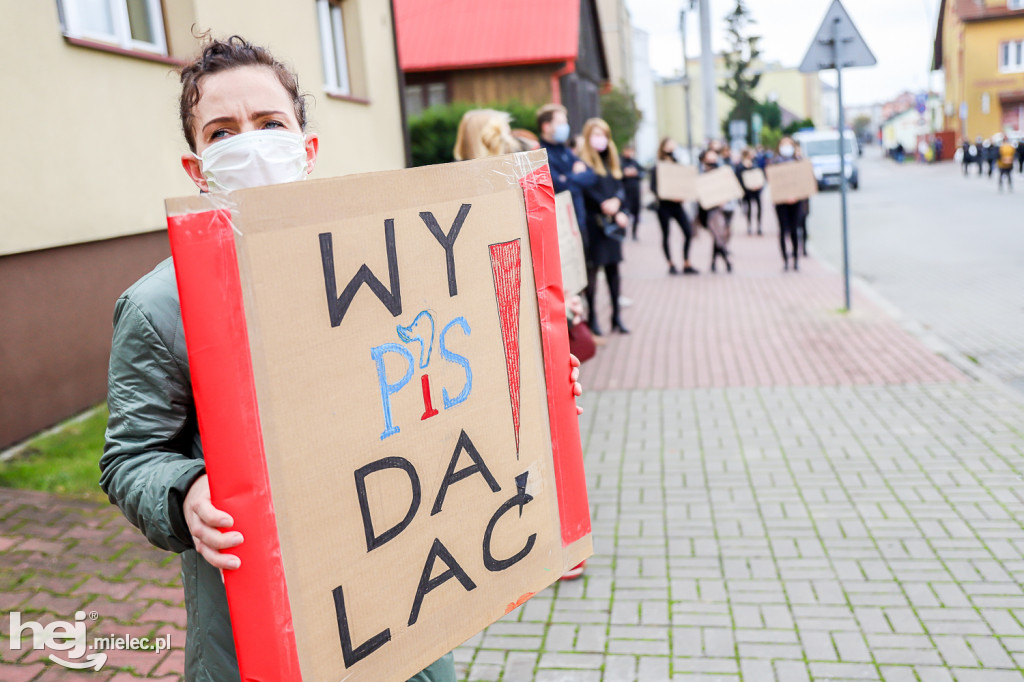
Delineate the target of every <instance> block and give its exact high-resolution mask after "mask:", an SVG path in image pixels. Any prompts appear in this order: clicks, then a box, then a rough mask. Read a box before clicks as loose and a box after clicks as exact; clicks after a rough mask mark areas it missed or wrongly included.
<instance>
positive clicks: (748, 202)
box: [743, 190, 764, 234]
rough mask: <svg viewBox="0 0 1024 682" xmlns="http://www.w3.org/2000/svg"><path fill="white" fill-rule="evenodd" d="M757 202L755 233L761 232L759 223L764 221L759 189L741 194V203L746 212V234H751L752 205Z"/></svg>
mask: <svg viewBox="0 0 1024 682" xmlns="http://www.w3.org/2000/svg"><path fill="white" fill-rule="evenodd" d="M754 204H757V233H758V234H761V225H762V223H764V209H763V208H761V190H757V191H756V192H747V193H746V194H744V195H743V205H744V209H745V210H746V212H747V234H753V230H754V228H753V225H754V224H753V221H752V216H753V211H752V209H753V206H754Z"/></svg>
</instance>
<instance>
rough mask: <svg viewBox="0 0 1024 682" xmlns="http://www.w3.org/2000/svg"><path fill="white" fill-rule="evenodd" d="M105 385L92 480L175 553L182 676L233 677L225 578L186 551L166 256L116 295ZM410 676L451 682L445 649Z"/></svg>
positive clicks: (182, 358)
mask: <svg viewBox="0 0 1024 682" xmlns="http://www.w3.org/2000/svg"><path fill="white" fill-rule="evenodd" d="M107 391H108V392H107V406H108V408H109V409H110V421H109V422H108V423H107V434H106V445H105V447H104V449H103V457H102V458H101V459H100V471H101V472H102V473H101V475H100V487H102V488H103V491H104V492H105V493H107V495H108V497H109V498H110V501H111V502H112V503H114V504H116V505H117V506H118V507H119V508H120V509H121V511H122V512H123V513H124V515H125V516H126V517H127V518H128V520H129V521H130V522H131V523H132V524H134V525H135V526H137V527H138V528H139V530H141V531H142V532H143V534H145V536H146V538H147V539H148V540H149V541H150V542H151V543H153V544H154V545H156V546H157V547H160V548H161V549H165V550H168V551H170V552H177V553H179V554H181V579H182V583H183V585H184V588H185V610H186V614H187V617H188V629H187V637H186V643H185V671H184V672H185V679H186V680H189V682H193V681H194V682H231V681H232V680H238V679H239V673H238V662H237V660H236V658H235V644H234V639H233V637H232V634H231V620H230V616H229V614H228V604H227V598H226V596H225V593H224V584H223V582H222V581H221V579H220V574H219V572H218V571H217V569H215V568H213V567H212V566H210V564H208V563H207V562H206V560H205V559H203V557H202V556H200V555H199V553H198V552H196V551H195V548H194V546H193V544H192V537H191V535H190V533H189V530H188V526H187V524H186V523H185V516H184V513H183V511H182V502H183V501H184V499H185V494H186V493H187V492H188V489H189V486H191V485H192V483H193V482H194V481H195V480H196V479H197V478H199V477H200V476H201V475H203V474H204V473H205V471H206V467H205V465H204V464H203V444H202V442H201V441H200V440H199V429H198V425H197V422H196V413H195V403H194V401H193V399H192V381H191V375H190V374H189V365H188V354H187V352H186V349H185V335H184V331H183V329H182V324H181V308H180V306H179V303H178V289H177V284H176V282H175V279H174V266H173V264H172V261H171V259H169V258H168V259H167V260H165V261H163V262H162V263H160V264H159V265H158V266H156V268H154V269H153V271H152V272H150V273H149V274H147V275H146V276H144V277H143V278H142V279H140V280H139V281H138V282H136V283H135V284H133V285H132V286H131V288H129V289H128V290H127V291H126V292H125V293H123V294H122V295H121V297H120V298H119V299H118V300H117V304H116V305H115V307H114V338H113V345H112V349H111V352H110V372H109V375H108V385H107ZM412 679H413V680H415V681H416V682H454V681H455V670H454V664H453V662H452V656H451V654H448V655H446V656H444V657H443V658H441V659H440V660H438V661H437V662H435V663H433V664H432V665H431V666H429V667H428V668H427V669H425V670H424V671H422V672H421V673H419V674H417V675H416V676H415V677H414V678H412ZM282 682H284V681H282Z"/></svg>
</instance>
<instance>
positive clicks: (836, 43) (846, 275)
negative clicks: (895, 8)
mask: <svg viewBox="0 0 1024 682" xmlns="http://www.w3.org/2000/svg"><path fill="white" fill-rule="evenodd" d="M839 24H840V21H839V19H836V20H835V23H834V24H833V25H832V29H833V30H832V50H833V54H834V55H835V65H836V77H837V80H838V83H837V91H838V94H839V191H840V193H841V195H842V199H841V201H842V206H843V208H842V213H843V294H844V296H845V301H846V312H850V240H849V235H848V233H847V229H846V116H845V114H844V112H843V62H842V48H841V43H842V38H840V37H839Z"/></svg>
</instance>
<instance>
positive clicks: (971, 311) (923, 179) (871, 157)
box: [808, 148, 1024, 391]
mask: <svg viewBox="0 0 1024 682" xmlns="http://www.w3.org/2000/svg"><path fill="white" fill-rule="evenodd" d="M860 174H861V182H860V189H859V190H857V191H850V192H849V199H848V202H849V234H850V268H851V272H852V273H853V275H855V276H857V277H860V278H862V279H863V280H866V281H867V282H868V283H869V284H870V285H872V286H873V287H874V289H875V290H876V291H878V292H879V293H881V294H882V296H883V297H885V298H886V299H887V300H888V301H889V302H891V303H892V304H894V305H895V306H896V307H897V308H899V309H900V310H901V311H902V313H903V314H904V315H905V316H906V317H907V318H910V319H911V320H914V321H916V322H917V323H920V325H921V326H922V327H923V328H924V330H926V332H927V333H930V334H933V335H934V336H936V337H938V339H940V340H941V341H942V342H944V343H945V344H946V345H948V346H949V347H951V348H952V349H953V351H955V352H956V353H958V354H960V355H961V356H962V357H964V358H966V359H967V360H968V361H969V362H971V363H973V364H975V365H977V366H979V367H981V368H983V369H984V370H987V371H988V372H989V373H991V374H993V375H995V376H996V377H997V378H999V379H1001V380H1002V381H1004V382H1006V383H1008V384H1010V385H1012V386H1013V387H1014V388H1016V389H1018V390H1021V391H1024V176H1021V175H1018V174H1015V175H1014V180H1015V182H1016V183H1017V188H1016V193H1009V192H1004V193H1000V192H999V191H998V190H997V187H996V177H995V176H993V177H992V178H988V177H987V176H982V177H978V175H977V169H976V167H974V168H972V171H971V174H970V177H968V178H964V177H963V175H962V173H961V171H960V167H959V166H957V165H954V164H953V163H952V162H947V163H942V164H935V165H930V166H929V165H923V164H917V163H913V164H904V165H902V166H898V165H896V164H895V163H893V162H891V161H888V160H885V159H882V158H880V155H879V151H878V150H877V148H873V149H872V148H869V149H868V150H867V151H866V152H865V154H864V157H863V158H862V159H861V160H860ZM997 174H998V172H997ZM840 225H841V221H840V200H839V191H838V190H829V191H826V192H824V193H822V194H819V195H817V196H816V197H814V198H813V199H812V208H811V217H810V221H809V225H808V231H809V232H810V237H809V240H808V244H809V245H810V246H811V248H812V250H814V251H815V252H816V253H817V255H818V256H819V257H821V258H822V259H824V260H825V261H826V262H827V263H830V264H831V265H833V266H835V267H836V268H841V267H842V237H841V227H840ZM838 303H839V304H841V303H842V302H841V301H839V302H838Z"/></svg>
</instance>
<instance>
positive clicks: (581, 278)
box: [555, 192, 587, 296]
mask: <svg viewBox="0 0 1024 682" xmlns="http://www.w3.org/2000/svg"><path fill="white" fill-rule="evenodd" d="M555 213H556V215H557V216H558V255H559V256H560V257H561V260H562V286H563V288H564V289H565V294H566V296H573V295H575V294H578V293H580V292H581V291H583V290H584V289H586V288H587V257H586V254H585V253H584V251H583V236H582V235H581V234H580V226H579V221H577V220H576V209H575V208H574V207H573V203H572V194H571V193H569V192H559V193H558V194H556V195H555Z"/></svg>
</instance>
